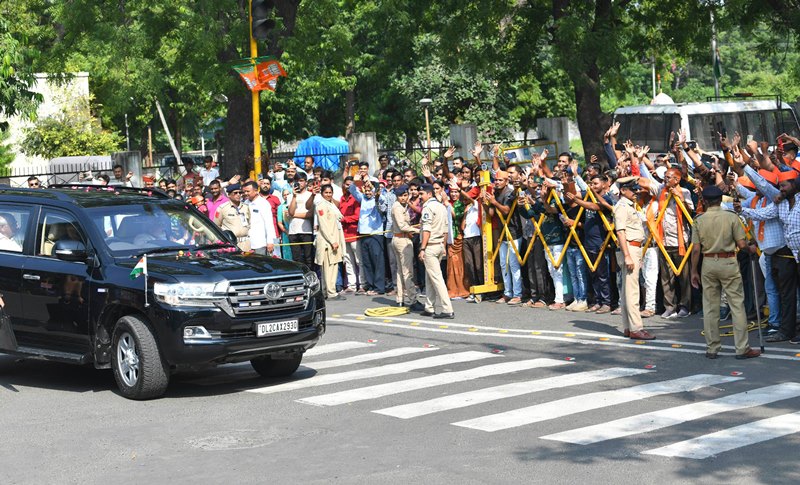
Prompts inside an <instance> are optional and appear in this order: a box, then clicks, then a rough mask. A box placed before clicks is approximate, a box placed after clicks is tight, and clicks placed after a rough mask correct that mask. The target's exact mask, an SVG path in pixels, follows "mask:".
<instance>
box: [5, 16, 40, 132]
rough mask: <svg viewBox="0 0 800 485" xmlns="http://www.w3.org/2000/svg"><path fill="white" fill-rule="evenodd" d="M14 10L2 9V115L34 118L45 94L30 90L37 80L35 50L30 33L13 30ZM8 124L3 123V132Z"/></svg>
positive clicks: (14, 21)
mask: <svg viewBox="0 0 800 485" xmlns="http://www.w3.org/2000/svg"><path fill="white" fill-rule="evenodd" d="M11 8H14V9H16V7H11ZM14 13H15V10H5V9H0V116H4V117H11V116H14V115H24V116H27V117H32V116H33V115H34V114H35V111H36V105H37V104H38V103H39V102H40V101H41V96H40V95H38V94H37V93H34V92H32V91H31V89H30V88H31V86H32V85H33V83H34V76H33V71H32V70H31V69H30V64H29V61H30V57H31V54H32V51H31V49H30V47H28V46H27V45H26V36H25V35H24V34H23V33H21V32H15V31H13V30H12V26H14V25H15V23H16V20H18V19H17V18H16V16H15V15H12V14H14ZM0 121H2V120H0ZM5 125H6V123H4V122H0V131H1V130H3V129H5Z"/></svg>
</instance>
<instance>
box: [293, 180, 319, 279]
mask: <svg viewBox="0 0 800 485" xmlns="http://www.w3.org/2000/svg"><path fill="white" fill-rule="evenodd" d="M307 182H308V177H307V175H306V174H305V173H303V172H297V174H296V175H295V177H294V184H293V186H292V189H293V197H292V201H291V202H290V203H289V216H290V217H291V220H290V221H289V242H290V243H293V245H292V246H291V248H292V260H294V261H297V262H299V263H303V264H305V265H307V266H308V267H309V268H313V267H314V246H313V244H312V243H313V242H314V233H313V219H314V212H313V210H309V209H308V202H309V200H313V194H312V193H311V192H309V191H308V190H307V187H306V186H307ZM298 243H300V244H298Z"/></svg>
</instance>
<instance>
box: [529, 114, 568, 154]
mask: <svg viewBox="0 0 800 485" xmlns="http://www.w3.org/2000/svg"><path fill="white" fill-rule="evenodd" d="M536 130H537V131H538V132H539V136H540V137H542V138H545V139H546V140H549V141H552V142H555V143H556V149H557V151H558V152H557V153H555V154H554V155H555V156H556V157H557V156H558V154H559V153H561V152H567V151H569V118H566V117H563V116H562V117H559V118H539V119H537V120H536Z"/></svg>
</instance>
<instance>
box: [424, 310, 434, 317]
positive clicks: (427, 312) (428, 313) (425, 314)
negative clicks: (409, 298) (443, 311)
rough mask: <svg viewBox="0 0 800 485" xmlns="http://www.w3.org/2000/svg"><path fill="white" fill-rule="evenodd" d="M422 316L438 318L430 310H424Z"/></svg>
mask: <svg viewBox="0 0 800 485" xmlns="http://www.w3.org/2000/svg"><path fill="white" fill-rule="evenodd" d="M420 315H422V316H423V317H434V318H436V315H434V314H433V312H429V311H428V310H422V313H421V314H420Z"/></svg>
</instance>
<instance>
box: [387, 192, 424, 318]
mask: <svg viewBox="0 0 800 485" xmlns="http://www.w3.org/2000/svg"><path fill="white" fill-rule="evenodd" d="M394 195H395V196H396V197H397V200H396V201H395V202H394V204H392V227H391V231H392V233H393V236H394V237H392V242H391V245H392V251H394V255H395V260H396V261H397V278H396V287H397V306H413V304H415V303H416V302H417V294H416V291H415V288H414V244H413V242H412V237H413V236H414V234H419V229H417V228H416V227H414V226H412V225H411V217H410V216H409V214H408V185H401V186H399V187H397V188H396V189H394Z"/></svg>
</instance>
